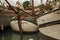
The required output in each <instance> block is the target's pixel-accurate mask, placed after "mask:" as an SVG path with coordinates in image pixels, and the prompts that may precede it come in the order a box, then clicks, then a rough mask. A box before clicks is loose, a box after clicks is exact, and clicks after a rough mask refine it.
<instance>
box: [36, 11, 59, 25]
mask: <svg viewBox="0 0 60 40" xmlns="http://www.w3.org/2000/svg"><path fill="white" fill-rule="evenodd" d="M43 20H44V21H43ZM56 20H60V14H58V11H56V12H52V13H50V14H47V15H44V16H42V17H39V18H38V19H37V23H38V25H40V24H44V23H48V22H52V21H56Z"/></svg>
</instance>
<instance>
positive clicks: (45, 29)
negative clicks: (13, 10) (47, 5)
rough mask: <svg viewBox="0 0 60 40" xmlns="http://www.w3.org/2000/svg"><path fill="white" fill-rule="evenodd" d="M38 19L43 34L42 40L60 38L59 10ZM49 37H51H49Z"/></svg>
mask: <svg viewBox="0 0 60 40" xmlns="http://www.w3.org/2000/svg"><path fill="white" fill-rule="evenodd" d="M37 20H38V22H37V23H38V25H40V26H39V27H40V28H39V31H40V33H41V34H43V36H41V40H43V39H44V38H45V39H44V40H49V39H52V40H53V38H54V39H59V40H60V13H58V11H56V12H52V13H50V14H47V15H44V16H42V17H40V18H38V19H37ZM48 38H49V39H48Z"/></svg>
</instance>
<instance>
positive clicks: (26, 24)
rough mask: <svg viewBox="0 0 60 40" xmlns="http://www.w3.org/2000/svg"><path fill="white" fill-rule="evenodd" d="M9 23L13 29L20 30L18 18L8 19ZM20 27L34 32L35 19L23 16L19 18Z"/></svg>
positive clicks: (36, 26)
mask: <svg viewBox="0 0 60 40" xmlns="http://www.w3.org/2000/svg"><path fill="white" fill-rule="evenodd" d="M10 25H11V27H12V29H13V30H14V31H18V32H19V31H20V29H19V26H18V20H16V19H15V20H12V21H10ZM21 28H22V30H23V31H24V32H36V31H37V30H38V25H37V23H36V21H35V19H31V18H28V17H25V18H24V20H21Z"/></svg>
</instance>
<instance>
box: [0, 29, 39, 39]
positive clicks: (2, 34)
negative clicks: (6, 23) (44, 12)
mask: <svg viewBox="0 0 60 40" xmlns="http://www.w3.org/2000/svg"><path fill="white" fill-rule="evenodd" d="M0 40H39V32H36V33H23V35H22V37H21V34H20V33H17V32H14V31H13V30H12V29H7V30H4V31H0Z"/></svg>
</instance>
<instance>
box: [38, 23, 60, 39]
mask: <svg viewBox="0 0 60 40" xmlns="http://www.w3.org/2000/svg"><path fill="white" fill-rule="evenodd" d="M39 31H40V32H41V33H42V34H44V35H47V36H49V37H52V38H55V39H60V24H57V25H52V26H47V27H43V28H39Z"/></svg>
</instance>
